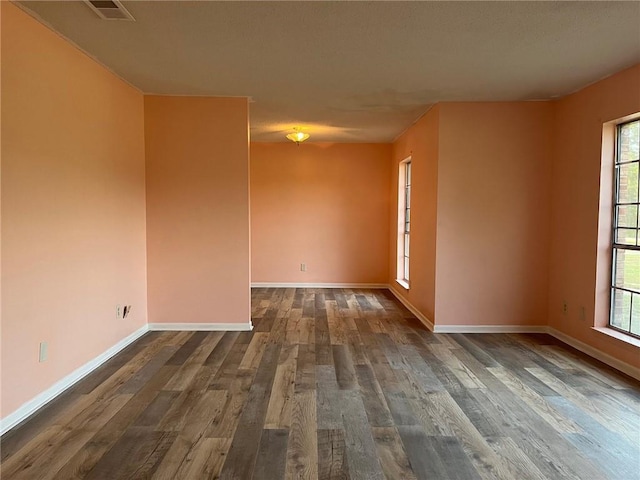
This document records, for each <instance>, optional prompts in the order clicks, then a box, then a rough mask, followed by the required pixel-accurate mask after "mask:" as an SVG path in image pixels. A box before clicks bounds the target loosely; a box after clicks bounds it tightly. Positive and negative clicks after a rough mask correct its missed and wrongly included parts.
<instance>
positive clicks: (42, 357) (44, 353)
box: [38, 342, 49, 363]
mask: <svg viewBox="0 0 640 480" xmlns="http://www.w3.org/2000/svg"><path fill="white" fill-rule="evenodd" d="M48 356H49V344H48V343H47V342H40V354H39V356H38V361H39V362H40V363H42V362H44V361H46V360H47V357H48Z"/></svg>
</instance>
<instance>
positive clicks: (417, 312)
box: [387, 285, 433, 332]
mask: <svg viewBox="0 0 640 480" xmlns="http://www.w3.org/2000/svg"><path fill="white" fill-rule="evenodd" d="M387 288H388V289H389V291H390V292H391V293H393V296H394V297H396V298H397V299H398V301H399V302H400V303H401V304H403V305H404V306H405V307H407V310H409V311H410V312H411V313H413V314H414V315H415V316H416V317H417V318H418V320H420V321H421V322H422V323H423V324H424V326H425V327H427V328H428V329H429V330H431V331H432V332H433V322H432V321H431V320H429V319H428V318H427V317H425V316H424V315H423V314H422V313H420V310H418V309H417V308H416V307H414V306H413V305H411V303H410V302H409V301H408V300H406V299H405V298H402V295H400V294H399V293H398V292H396V291H395V290H394V289H393V287H391V286H389V285H387Z"/></svg>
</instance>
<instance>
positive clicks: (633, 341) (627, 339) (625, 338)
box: [592, 327, 640, 348]
mask: <svg viewBox="0 0 640 480" xmlns="http://www.w3.org/2000/svg"><path fill="white" fill-rule="evenodd" d="M592 329H593V330H595V331H596V332H599V333H602V334H603V335H606V336H608V337H612V338H615V339H616V340H620V341H622V342H624V343H628V344H629V345H633V346H635V347H639V348H640V338H635V337H632V336H631V335H625V334H624V333H622V332H619V331H617V330H614V329H613V328H607V327H592Z"/></svg>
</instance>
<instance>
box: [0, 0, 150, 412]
mask: <svg viewBox="0 0 640 480" xmlns="http://www.w3.org/2000/svg"><path fill="white" fill-rule="evenodd" d="M0 8H1V10H2V72H1V76H2V120H3V121H2V226H1V228H2V232H1V234H2V258H3V262H2V298H3V302H2V383H3V385H2V387H3V388H2V416H3V417H5V416H6V415H7V414H9V413H11V412H13V411H15V410H16V409H17V408H18V407H20V406H21V405H22V404H23V403H24V402H26V401H28V400H30V399H32V398H33V397H34V396H36V395H37V394H39V393H41V392H43V391H44V390H46V389H47V388H48V387H51V386H52V385H53V384H54V383H56V382H57V381H59V380H61V379H62V378H63V377H65V376H66V375H68V374H69V373H71V372H72V371H73V370H75V369H76V368H78V367H80V366H81V365H83V364H85V363H86V362H88V361H90V360H92V359H94V358H95V357H96V356H98V355H100V354H101V353H103V352H104V351H105V350H107V349H108V348H110V347H111V346H113V345H115V344H116V343H117V342H119V341H120V340H122V339H123V338H125V337H126V336H127V335H129V334H131V333H132V332H134V331H136V330H137V329H139V328H140V327H142V326H144V325H145V324H146V322H147V312H146V256H145V178H144V173H145V172H144V156H145V152H144V117H143V114H144V109H143V97H142V94H141V93H140V92H138V91H137V90H135V89H133V88H132V87H130V86H129V85H127V84H126V83H124V82H123V81H121V80H120V79H118V78H117V77H115V76H114V75H113V74H111V73H110V72H108V71H107V70H105V69H104V68H103V67H101V66H99V65H98V64H96V63H95V62H94V61H93V60H91V59H90V58H89V57H87V56H86V55H84V54H83V53H81V52H80V51H79V50H77V49H76V48H75V47H73V46H72V45H70V44H69V43H67V42H65V41H64V40H62V39H61V38H60V37H59V36H58V35H56V34H54V33H53V32H51V31H50V30H48V29H47V28H46V27H44V26H43V25H41V24H40V23H38V22H37V21H35V20H34V19H32V18H31V17H29V16H28V15H26V14H25V13H23V12H22V11H21V10H19V9H18V8H17V7H16V6H14V5H12V4H11V3H9V2H0ZM118 304H119V305H126V304H131V305H132V306H133V310H132V312H131V315H130V316H129V317H128V318H127V319H116V305H118ZM43 341H46V342H48V344H49V358H48V360H47V361H46V362H43V363H38V349H39V343H40V342H43Z"/></svg>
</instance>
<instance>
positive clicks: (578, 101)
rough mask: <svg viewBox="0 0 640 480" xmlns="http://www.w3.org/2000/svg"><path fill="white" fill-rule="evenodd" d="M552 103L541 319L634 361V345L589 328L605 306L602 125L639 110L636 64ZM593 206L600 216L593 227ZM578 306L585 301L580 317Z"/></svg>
mask: <svg viewBox="0 0 640 480" xmlns="http://www.w3.org/2000/svg"><path fill="white" fill-rule="evenodd" d="M554 108H555V119H554V132H555V142H554V151H553V187H552V192H551V193H552V204H553V212H552V221H551V254H550V259H551V261H550V278H549V307H548V310H549V323H550V325H551V326H552V327H553V328H556V329H558V330H559V331H561V332H563V333H565V334H567V335H569V336H571V337H573V338H576V339H577V340H580V341H582V342H584V343H587V344H588V345H591V346H592V347H594V348H597V349H599V350H601V351H603V352H605V353H607V354H609V355H612V356H614V357H616V358H618V359H620V360H622V361H624V362H627V363H629V364H631V365H634V366H636V367H640V353H639V352H638V348H637V347H634V346H631V345H629V344H627V343H625V342H623V341H620V340H618V339H616V338H613V337H610V336H607V335H605V334H603V333H600V332H598V331H595V330H593V328H592V327H593V326H594V325H599V326H602V325H606V324H607V320H608V311H609V279H610V271H609V268H610V253H611V252H610V247H609V242H610V238H611V237H610V236H609V226H608V222H609V220H610V216H609V212H610V210H609V208H610V198H611V196H610V195H611V188H612V187H611V176H610V172H605V174H604V175H603V176H602V179H601V164H602V158H603V156H602V153H603V148H602V144H603V143H602V142H603V124H604V123H606V122H610V121H613V120H617V119H620V118H622V117H626V116H627V115H631V114H637V113H639V112H640V65H636V66H635V67H633V68H630V69H628V70H625V71H623V72H620V73H618V74H616V75H613V76H611V77H609V78H606V79H605V80H602V81H600V82H598V83H595V84H593V85H591V86H589V87H587V88H585V89H583V90H581V91H579V92H577V93H575V94H573V95H569V96H568V97H565V98H563V99H561V100H559V101H556V102H554ZM608 133H609V134H613V130H612V129H610V131H609V132H608ZM604 140H605V148H604V150H605V156H606V154H607V152H609V155H611V154H612V152H613V143H612V142H611V139H610V138H609V139H608V138H607V137H606V136H605V137H604ZM601 198H602V199H603V202H604V203H603V204H602V205H600V199H601ZM599 207H600V208H599ZM599 213H601V214H602V215H603V220H604V223H603V224H602V225H600V226H599V224H598V219H599ZM599 227H600V228H599ZM599 234H600V240H601V241H600V242H599V241H598V239H599ZM564 301H566V302H567V305H568V312H567V314H566V315H565V314H563V311H562V305H563V302H564ZM581 307H584V308H585V316H584V320H582V319H581V315H580V309H581Z"/></svg>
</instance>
